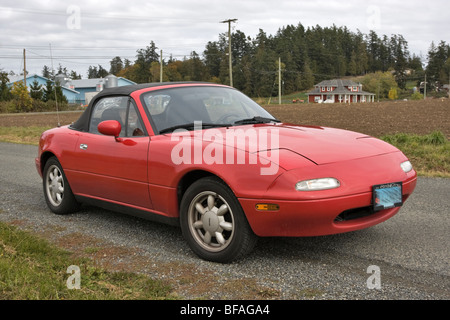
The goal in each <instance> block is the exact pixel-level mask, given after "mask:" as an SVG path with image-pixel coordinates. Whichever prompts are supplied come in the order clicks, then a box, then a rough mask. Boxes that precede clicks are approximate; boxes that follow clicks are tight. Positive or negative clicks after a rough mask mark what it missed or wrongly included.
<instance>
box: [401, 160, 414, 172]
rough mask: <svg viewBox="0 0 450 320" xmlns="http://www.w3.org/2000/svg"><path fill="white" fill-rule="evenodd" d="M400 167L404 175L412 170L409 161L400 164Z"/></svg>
mask: <svg viewBox="0 0 450 320" xmlns="http://www.w3.org/2000/svg"><path fill="white" fill-rule="evenodd" d="M400 167H402V170H403V171H404V172H405V173H408V172H410V171H411V170H412V169H413V167H412V164H411V162H409V161H405V162H402V163H401V164H400Z"/></svg>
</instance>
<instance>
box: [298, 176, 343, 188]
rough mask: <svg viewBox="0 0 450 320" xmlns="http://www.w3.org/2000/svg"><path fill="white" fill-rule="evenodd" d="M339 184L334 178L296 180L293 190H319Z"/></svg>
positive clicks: (335, 186)
mask: <svg viewBox="0 0 450 320" xmlns="http://www.w3.org/2000/svg"><path fill="white" fill-rule="evenodd" d="M340 185H341V183H340V182H339V180H337V179H335V178H321V179H312V180H305V181H300V182H297V184H296V185H295V190H297V191H319V190H328V189H335V188H338V187H339V186H340Z"/></svg>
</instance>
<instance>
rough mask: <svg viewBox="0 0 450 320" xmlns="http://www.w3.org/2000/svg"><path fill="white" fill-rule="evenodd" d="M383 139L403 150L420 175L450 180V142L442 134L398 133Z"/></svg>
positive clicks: (438, 132)
mask: <svg viewBox="0 0 450 320" xmlns="http://www.w3.org/2000/svg"><path fill="white" fill-rule="evenodd" d="M381 139H382V140H384V141H386V142H388V143H390V144H392V145H394V146H396V147H397V148H399V149H400V150H402V151H403V153H404V154H405V155H406V156H407V157H408V158H409V159H410V160H411V163H412V164H413V166H414V169H415V170H416V171H417V173H418V174H419V175H421V176H429V177H444V178H450V142H449V141H448V139H447V138H446V137H445V135H444V134H443V133H442V132H440V131H434V132H432V133H430V134H427V135H415V134H405V133H398V134H394V135H386V136H383V137H381Z"/></svg>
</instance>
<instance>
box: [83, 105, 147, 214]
mask: <svg viewBox="0 0 450 320" xmlns="http://www.w3.org/2000/svg"><path fill="white" fill-rule="evenodd" d="M105 120H117V121H119V122H120V123H121V126H122V131H121V134H120V138H121V139H115V137H113V136H106V135H102V134H101V133H99V132H98V129H97V126H98V124H99V123H100V122H102V121H105ZM148 148H149V137H148V135H147V133H146V131H145V127H144V126H143V124H142V119H141V117H140V115H139V113H138V109H137V108H136V105H135V103H134V101H133V100H132V99H131V98H130V97H128V96H116V97H104V98H102V99H100V100H99V101H98V102H97V103H96V104H95V105H94V106H93V110H92V113H91V118H90V122H89V132H82V133H80V136H79V139H78V144H77V147H76V151H75V153H76V155H75V156H76V158H77V160H78V163H77V168H78V169H77V174H76V176H77V178H76V179H75V181H76V182H75V183H76V186H75V187H76V189H77V190H76V191H77V194H78V195H81V196H86V197H90V198H95V199H99V200H107V201H110V202H114V203H117V204H122V205H128V206H133V207H135V208H136V207H137V208H144V209H151V208H152V204H151V200H150V195H149V189H148V178H147V175H148Z"/></svg>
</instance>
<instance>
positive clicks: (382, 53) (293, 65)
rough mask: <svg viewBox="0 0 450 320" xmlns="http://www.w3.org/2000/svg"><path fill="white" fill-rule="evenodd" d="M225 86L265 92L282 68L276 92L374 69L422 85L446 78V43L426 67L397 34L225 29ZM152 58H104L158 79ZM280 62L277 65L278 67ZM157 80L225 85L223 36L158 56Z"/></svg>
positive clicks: (130, 72)
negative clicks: (185, 52)
mask: <svg viewBox="0 0 450 320" xmlns="http://www.w3.org/2000/svg"><path fill="white" fill-rule="evenodd" d="M231 43H232V48H231V51H232V68H233V85H234V86H235V87H236V88H238V89H239V90H241V91H243V92H244V93H246V94H247V95H249V96H252V97H258V96H261V97H263V96H271V95H276V93H277V92H278V69H279V68H280V67H281V70H282V81H283V82H282V86H283V88H282V89H283V92H284V93H285V94H289V93H292V92H297V91H304V90H309V89H310V88H312V87H313V86H314V84H316V83H318V82H320V81H322V80H326V79H332V78H342V77H349V76H350V77H354V76H362V75H365V74H368V73H375V72H382V73H384V72H388V71H389V72H390V73H392V74H393V76H394V79H395V82H396V83H397V85H398V88H399V89H405V88H406V83H407V81H408V80H414V81H416V82H417V84H418V85H419V83H420V81H423V77H424V75H425V72H426V73H427V74H428V76H429V79H430V80H431V81H430V82H429V83H433V81H434V82H439V83H441V84H442V83H448V80H449V74H450V46H449V45H448V44H446V43H445V42H444V41H441V42H440V43H439V45H435V44H434V43H432V44H431V46H430V50H429V52H428V65H427V66H426V67H425V68H424V66H423V61H422V58H421V57H419V56H418V55H416V54H411V53H410V51H409V48H408V42H407V41H406V39H405V38H404V37H403V36H402V35H391V36H387V35H382V36H379V35H378V34H377V33H376V32H375V31H370V33H369V34H363V33H361V32H360V31H358V32H352V31H350V30H349V29H348V28H346V27H336V26H332V27H325V28H323V27H320V26H315V27H308V28H305V27H304V26H302V25H301V24H298V25H297V26H294V25H288V26H285V27H283V28H280V29H279V30H278V32H277V33H276V34H275V35H267V34H266V33H265V32H264V31H263V30H261V29H260V30H259V33H258V34H257V35H256V37H255V38H251V37H249V36H247V35H245V34H244V32H242V31H240V30H237V31H235V32H233V33H232V36H231ZM160 58H161V57H160V55H159V52H158V48H157V46H156V44H155V43H154V42H153V41H152V42H151V43H150V45H149V46H147V47H146V48H143V49H139V50H137V55H136V60H135V61H134V62H131V61H129V60H127V59H125V60H122V59H121V58H120V57H119V56H117V57H115V58H113V59H112V60H111V61H110V67H111V68H110V73H112V74H115V75H117V76H122V77H126V78H128V79H130V80H132V81H135V82H137V83H144V82H157V81H159V80H160ZM279 59H280V60H281V62H282V63H281V66H280V65H279ZM163 80H164V81H210V82H217V83H223V84H229V83H230V79H229V58H228V36H227V34H225V33H223V34H220V35H219V39H218V40H217V41H209V42H208V43H207V44H206V46H205V50H204V51H203V55H202V56H200V55H199V54H198V53H197V52H195V51H193V52H191V54H190V56H189V57H184V58H183V59H182V60H176V59H173V57H171V56H170V57H169V58H168V59H164V61H163Z"/></svg>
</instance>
